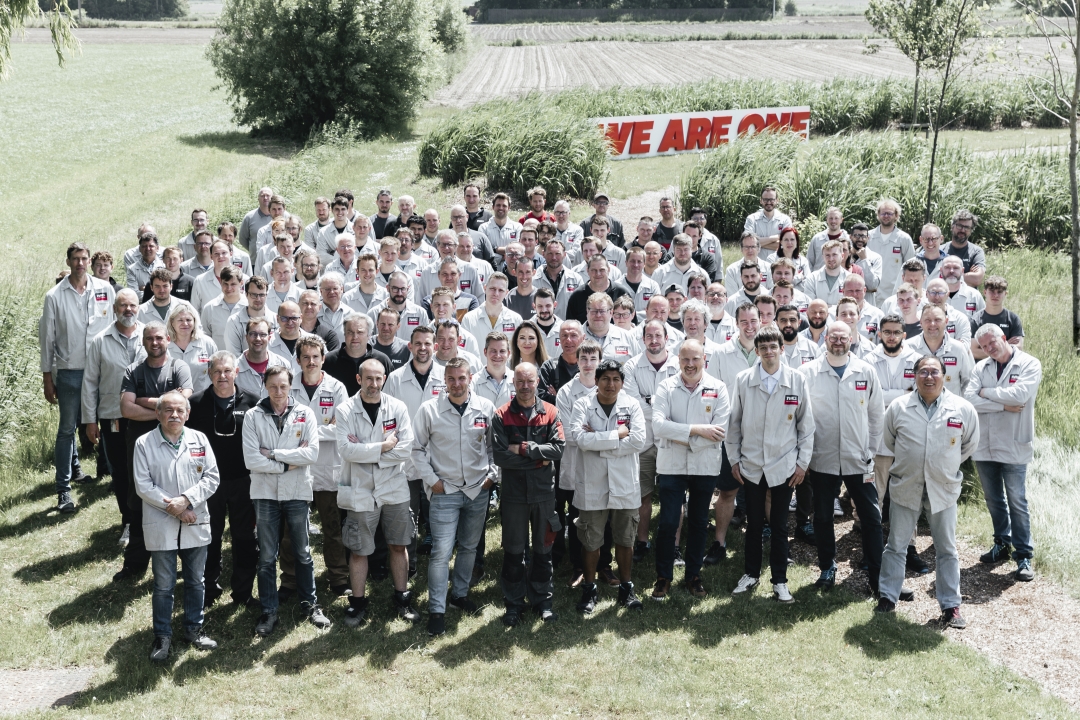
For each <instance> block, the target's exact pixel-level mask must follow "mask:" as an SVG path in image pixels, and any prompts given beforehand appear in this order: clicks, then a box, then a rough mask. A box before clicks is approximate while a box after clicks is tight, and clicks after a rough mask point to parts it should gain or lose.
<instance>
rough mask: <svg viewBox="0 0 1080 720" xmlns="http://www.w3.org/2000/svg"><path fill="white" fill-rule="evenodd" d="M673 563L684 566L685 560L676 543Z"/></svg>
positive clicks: (675, 565) (676, 565)
mask: <svg viewBox="0 0 1080 720" xmlns="http://www.w3.org/2000/svg"><path fill="white" fill-rule="evenodd" d="M673 565H674V567H686V560H684V559H683V556H682V550H680V549H679V546H678V545H676V546H675V562H674V563H673ZM612 577H614V576H612Z"/></svg>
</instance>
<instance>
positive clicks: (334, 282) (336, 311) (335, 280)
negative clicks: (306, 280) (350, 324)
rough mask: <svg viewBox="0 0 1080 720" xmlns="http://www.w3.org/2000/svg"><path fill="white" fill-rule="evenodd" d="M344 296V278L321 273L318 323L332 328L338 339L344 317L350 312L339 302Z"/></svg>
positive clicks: (338, 275) (339, 275)
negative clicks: (320, 308) (320, 303)
mask: <svg viewBox="0 0 1080 720" xmlns="http://www.w3.org/2000/svg"><path fill="white" fill-rule="evenodd" d="M344 295H345V278H344V277H342V275H341V273H336V272H328V273H323V276H322V278H321V279H320V280H319V296H320V297H321V298H322V310H320V311H319V322H320V323H324V324H326V325H327V326H328V327H331V328H333V329H334V332H336V333H337V334H338V336H339V337H340V336H341V335H342V322H344V320H345V316H346V315H348V314H349V313H350V312H352V310H351V309H350V308H349V306H348V305H346V304H345V303H343V302H342V301H341V300H342V298H343V297H344Z"/></svg>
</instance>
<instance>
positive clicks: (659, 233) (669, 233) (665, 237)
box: [653, 220, 682, 249]
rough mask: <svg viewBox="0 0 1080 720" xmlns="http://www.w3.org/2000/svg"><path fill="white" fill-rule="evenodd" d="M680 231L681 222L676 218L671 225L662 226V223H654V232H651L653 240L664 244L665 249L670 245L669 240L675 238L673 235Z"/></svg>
mask: <svg viewBox="0 0 1080 720" xmlns="http://www.w3.org/2000/svg"><path fill="white" fill-rule="evenodd" d="M681 232H682V223H681V222H679V221H678V220H676V221H675V224H674V225H672V226H671V227H669V228H667V227H664V223H662V222H658V223H656V232H655V233H654V234H653V240H655V241H656V242H658V243H660V244H661V245H663V246H664V248H665V249H667V248H669V247H671V241H672V240H674V239H675V236H676V235H678V234H679V233H681Z"/></svg>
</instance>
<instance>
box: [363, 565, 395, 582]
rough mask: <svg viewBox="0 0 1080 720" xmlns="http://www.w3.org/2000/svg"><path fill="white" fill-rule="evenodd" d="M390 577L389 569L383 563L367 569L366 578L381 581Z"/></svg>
mask: <svg viewBox="0 0 1080 720" xmlns="http://www.w3.org/2000/svg"><path fill="white" fill-rule="evenodd" d="M388 577H390V570H389V569H387V567H386V566H385V565H377V566H375V567H373V568H369V569H368V580H371V581H373V582H381V581H382V580H385V579H386V578H388Z"/></svg>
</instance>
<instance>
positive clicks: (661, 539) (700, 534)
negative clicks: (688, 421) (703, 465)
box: [656, 468, 719, 580]
mask: <svg viewBox="0 0 1080 720" xmlns="http://www.w3.org/2000/svg"><path fill="white" fill-rule="evenodd" d="M717 470H719V468H717ZM716 478H717V476H716V475H657V476H656V489H657V492H658V493H659V496H660V524H659V526H658V527H657V529H656V575H657V577H662V578H664V579H665V580H672V579H673V578H674V574H675V532H676V531H677V530H678V529H679V522H680V521H681V520H682V506H683V502H686V558H685V559H686V577H687V578H692V577H696V576H699V575H701V561H702V559H703V558H704V556H705V530H706V528H708V526H709V506H710V505H712V494H713V489H715V488H716ZM687 491H689V493H690V499H689V500H687V499H686V494H687Z"/></svg>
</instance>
